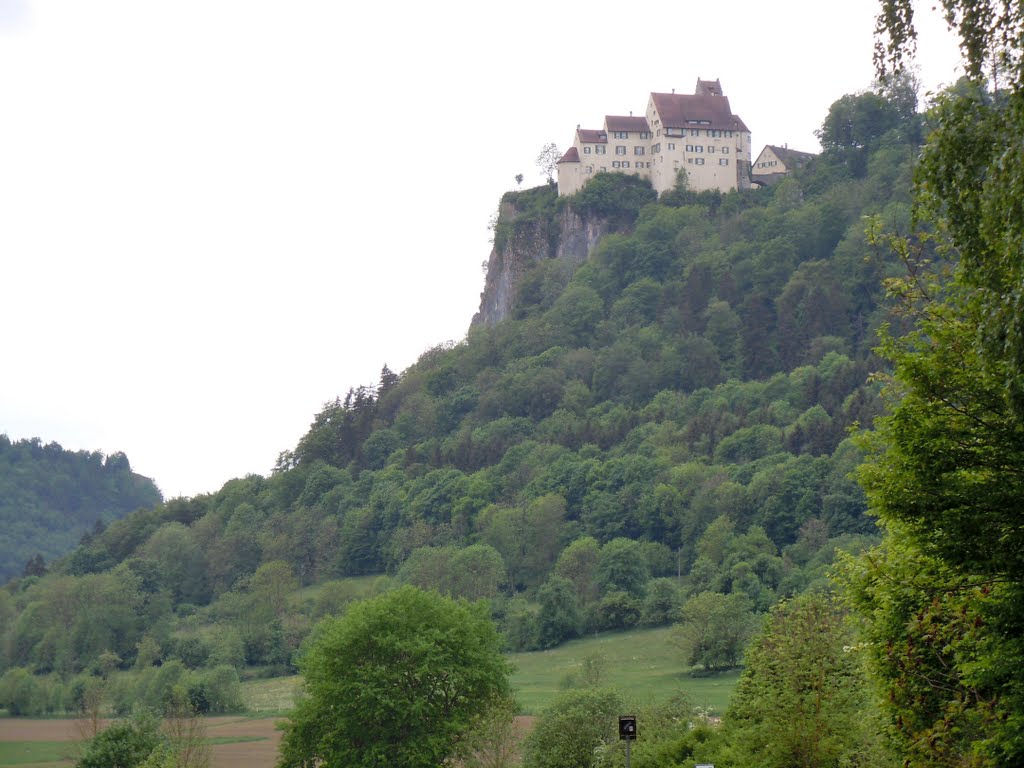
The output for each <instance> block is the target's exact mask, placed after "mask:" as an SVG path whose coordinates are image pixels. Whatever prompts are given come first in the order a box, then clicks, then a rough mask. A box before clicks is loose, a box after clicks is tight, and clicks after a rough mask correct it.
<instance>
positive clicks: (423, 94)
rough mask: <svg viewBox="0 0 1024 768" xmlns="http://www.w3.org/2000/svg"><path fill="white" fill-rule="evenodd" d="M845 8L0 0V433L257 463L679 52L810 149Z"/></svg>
mask: <svg viewBox="0 0 1024 768" xmlns="http://www.w3.org/2000/svg"><path fill="white" fill-rule="evenodd" d="M926 10H927V9H926ZM875 12H876V5H875V2H874V0H850V1H848V2H824V1H823V0H780V1H779V2H773V3H769V2H762V1H760V0H735V1H734V2H731V3H721V4H718V3H693V2H687V3H643V4H640V5H635V4H629V3H626V4H623V3H621V2H606V1H605V0H588V1H587V2H568V1H565V2H550V0H544V1H543V2H542V1H540V0H519V1H518V2H515V3H500V4H499V3H487V2H479V0H478V1H477V2H465V3H463V2H451V1H450V0H438V1H435V2H431V3H424V2H422V1H417V2H406V1H405V0H393V1H392V2H387V3H341V2H336V1H331V2H328V0H323V1H322V2H313V1H312V0H309V1H303V0H292V1H291V2H283V1H278V2H270V1H269V0H265V1H261V0H245V1H244V2H243V1H242V0H237V1H235V0H175V1H174V2H170V1H169V0H164V1H163V2H157V1H156V0H94V1H93V2H82V0H0V301H2V307H3V318H4V323H3V326H4V331H3V336H2V346H0V351H2V356H0V432H5V433H6V434H7V435H8V436H9V437H11V438H12V439H19V438H24V437H33V436H38V437H40V438H41V439H42V440H43V442H50V441H56V442H58V443H60V444H61V445H63V446H64V447H65V448H69V449H75V450H77V449H86V450H99V451H103V452H104V453H113V452H115V451H124V452H125V453H126V454H127V455H128V457H129V459H130V460H131V462H132V465H133V467H134V468H135V470H136V471H138V472H141V473H143V474H145V475H148V476H150V477H152V478H154V479H155V480H156V482H157V484H158V485H159V486H160V488H161V490H162V491H163V492H164V494H165V496H168V497H171V496H177V495H189V496H191V495H194V494H197V493H202V492H207V491H213V490H216V489H217V488H219V487H220V486H221V485H222V484H223V483H224V482H225V481H227V480H228V479H230V478H232V477H237V476H242V475H245V474H248V473H252V472H255V473H260V474H266V473H267V472H269V470H270V468H271V467H272V466H273V464H274V461H275V459H276V457H277V454H278V452H280V451H281V450H283V449H287V448H292V447H294V445H295V443H296V442H297V441H298V439H299V438H300V437H301V436H302V435H303V434H304V433H305V431H306V430H307V428H308V426H309V423H310V421H311V419H312V417H313V415H314V414H315V413H316V412H317V411H319V409H320V407H321V405H322V404H323V402H324V401H326V400H328V399H332V398H333V397H334V396H335V395H338V394H344V392H345V391H346V390H347V389H348V388H349V387H350V386H356V385H359V384H361V383H366V384H369V383H373V382H375V381H376V380H377V376H378V373H379V371H380V369H381V366H382V364H383V363H385V362H387V363H388V364H389V365H390V366H391V368H392V369H394V370H396V371H400V370H402V369H404V368H405V367H407V366H408V365H410V364H411V363H412V362H414V361H415V360H416V358H417V357H418V356H419V354H420V353H422V352H423V351H424V350H426V349H427V348H429V347H431V346H434V345H435V344H437V343H439V342H442V341H445V340H448V339H459V338H462V336H463V335H464V334H465V331H466V329H467V327H468V324H469V320H470V318H471V317H472V315H473V313H474V312H475V311H476V308H477V305H478V302H479V293H480V290H481V288H482V285H483V273H482V270H481V262H483V261H484V260H485V259H486V258H487V254H488V251H489V248H490V245H489V232H488V230H487V221H488V218H489V216H490V215H491V212H492V211H493V210H495V208H496V207H497V203H498V199H499V197H500V196H501V194H502V193H503V192H504V191H506V190H507V189H510V188H512V187H514V186H515V181H514V177H515V175H516V174H517V173H523V174H525V175H526V179H527V181H526V183H525V184H524V186H528V185H529V186H532V185H534V184H537V183H540V181H541V177H540V176H539V173H538V171H537V168H536V166H535V164H534V158H535V157H536V155H537V153H538V151H539V149H540V147H541V146H542V145H543V144H544V143H545V142H549V141H554V142H555V143H557V144H558V146H559V148H560V149H565V148H566V147H567V146H568V145H569V144H570V143H571V139H572V135H573V130H574V129H575V127H576V125H577V124H582V125H583V126H584V127H594V128H597V127H600V125H601V121H602V119H603V116H604V115H605V114H628V113H629V112H630V110H632V111H634V112H636V113H637V114H642V113H643V111H644V109H645V108H646V103H647V94H648V93H649V92H650V91H670V90H671V89H673V88H675V89H677V90H678V91H679V92H692V89H693V86H694V83H695V81H696V80H697V78H698V77H702V78H705V79H714V78H721V80H722V85H723V87H724V89H725V93H726V95H727V96H729V98H730V101H731V104H732V107H733V111H734V112H736V113H737V114H738V115H740V116H741V117H742V118H743V120H744V121H745V122H746V123H747V125H748V126H749V127H750V129H751V130H752V132H753V143H754V151H755V152H757V151H759V149H760V147H762V146H763V145H764V144H766V143H770V144H782V143H788V144H789V145H790V146H791V147H794V148H797V149H803V150H811V151H814V150H817V148H818V147H817V142H816V140H815V138H814V130H815V128H817V127H818V126H819V125H820V123H821V121H822V119H823V118H824V116H825V114H826V112H827V110H828V107H829V105H830V104H831V103H832V102H833V101H835V100H836V99H837V98H839V97H840V96H842V95H843V94H845V93H851V92H854V91H858V90H861V89H863V88H865V87H867V86H868V85H869V83H870V81H871V79H872V66H871V47H872V29H873V26H874V20H873V19H874V14H875ZM928 15H929V16H934V14H928ZM601 29H604V30H605V32H603V33H602V34H600V35H598V36H597V37H596V38H595V37H589V36H588V34H593V33H594V32H595V31H596V30H601ZM931 30H934V33H932V32H931ZM926 32H927V34H925V36H924V37H923V40H922V42H921V45H920V47H921V55H920V61H921V75H922V79H923V81H924V83H925V85H926V86H927V87H930V88H934V87H936V86H937V85H938V84H940V83H948V82H951V81H952V80H953V79H955V77H956V73H955V71H954V68H953V66H954V60H955V46H954V45H953V43H952V42H951V41H950V39H949V38H948V37H947V36H946V35H945V34H944V28H943V25H942V24H941V22H939V21H937V20H936V21H935V22H934V23H932V24H931V25H930V26H929V30H926Z"/></svg>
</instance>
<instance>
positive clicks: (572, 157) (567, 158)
mask: <svg viewBox="0 0 1024 768" xmlns="http://www.w3.org/2000/svg"><path fill="white" fill-rule="evenodd" d="M579 161H580V153H579V150H577V149H576V147H569V148H568V149H567V150H565V154H564V155H562V159H561V160H559V161H558V162H559V163H578V162H579Z"/></svg>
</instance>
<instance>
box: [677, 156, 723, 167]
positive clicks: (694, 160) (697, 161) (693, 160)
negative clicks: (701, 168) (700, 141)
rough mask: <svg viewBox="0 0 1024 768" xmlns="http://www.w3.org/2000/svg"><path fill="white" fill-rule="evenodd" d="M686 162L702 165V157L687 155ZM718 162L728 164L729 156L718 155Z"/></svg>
mask: <svg viewBox="0 0 1024 768" xmlns="http://www.w3.org/2000/svg"><path fill="white" fill-rule="evenodd" d="M686 162H687V163H689V164H690V165H704V158H703V157H688V158H686ZM718 164H719V165H728V164H729V158H728V157H720V158H718Z"/></svg>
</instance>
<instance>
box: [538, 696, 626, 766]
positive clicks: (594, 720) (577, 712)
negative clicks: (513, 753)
mask: <svg viewBox="0 0 1024 768" xmlns="http://www.w3.org/2000/svg"><path fill="white" fill-rule="evenodd" d="M621 707H622V702H621V701H620V699H619V697H618V695H617V694H616V693H614V692H612V691H610V690H605V689H600V688H592V689H581V690H576V691H568V692H566V693H564V694H562V695H561V696H559V697H558V698H557V699H556V700H555V701H554V702H552V703H551V705H550V706H549V707H548V708H547V709H545V710H544V712H543V713H541V715H540V717H539V719H538V721H537V724H536V726H535V727H534V729H533V730H532V731H531V732H530V735H529V737H528V738H527V740H526V745H525V749H524V755H523V768H589V766H593V765H594V764H595V763H594V750H595V749H596V748H597V747H599V746H601V745H603V744H608V743H611V742H612V741H613V740H617V739H618V730H617V724H618V715H620V714H621V711H620V710H621Z"/></svg>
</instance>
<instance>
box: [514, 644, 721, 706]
mask: <svg viewBox="0 0 1024 768" xmlns="http://www.w3.org/2000/svg"><path fill="white" fill-rule="evenodd" d="M670 632H671V630H670V629H669V628H668V627H663V628H658V629H639V630H634V631H631V632H608V633H604V634H600V635H596V636H594V637H588V638H585V639H582V640H573V641H572V642H569V643H565V644H564V645H560V646H559V647H557V648H553V649H551V650H549V651H533V652H530V653H515V654H512V655H511V656H510V659H511V661H512V663H513V664H515V665H516V671H515V673H514V674H513V675H512V686H513V688H515V690H516V695H517V697H518V698H519V705H520V707H521V708H522V710H523V712H524V713H526V714H536V713H537V712H539V711H540V710H542V709H543V708H544V707H545V706H547V704H548V703H549V702H550V701H551V700H552V699H553V698H554V697H555V696H556V695H557V694H558V693H559V692H560V690H561V689H562V687H563V685H564V681H567V680H568V679H569V678H571V677H574V676H578V675H579V674H580V672H581V671H582V669H583V662H584V660H585V659H587V658H588V657H591V658H599V659H601V662H602V666H603V668H604V672H603V675H602V678H601V679H602V682H603V683H605V684H607V685H611V686H614V687H615V688H618V689H619V690H620V691H622V693H623V694H624V695H625V696H626V697H627V698H628V699H630V700H632V701H634V702H636V703H638V704H644V703H648V702H659V701H666V700H668V699H669V698H671V697H672V696H673V695H675V694H679V693H681V694H683V695H685V696H686V697H687V698H688V699H689V700H690V702H692V703H693V704H694V705H696V706H699V707H703V708H707V709H709V710H710V711H711V714H714V715H721V714H722V712H724V711H725V708H726V706H728V703H729V696H731V695H732V691H733V689H734V688H735V687H736V682H737V681H738V680H739V672H727V673H722V674H718V675H710V676H707V677H691V676H690V675H689V670H688V668H687V667H685V666H683V665H682V664H681V662H680V658H679V657H680V652H679V649H678V648H676V647H675V646H674V645H672V644H671V643H670V642H669V633H670Z"/></svg>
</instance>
